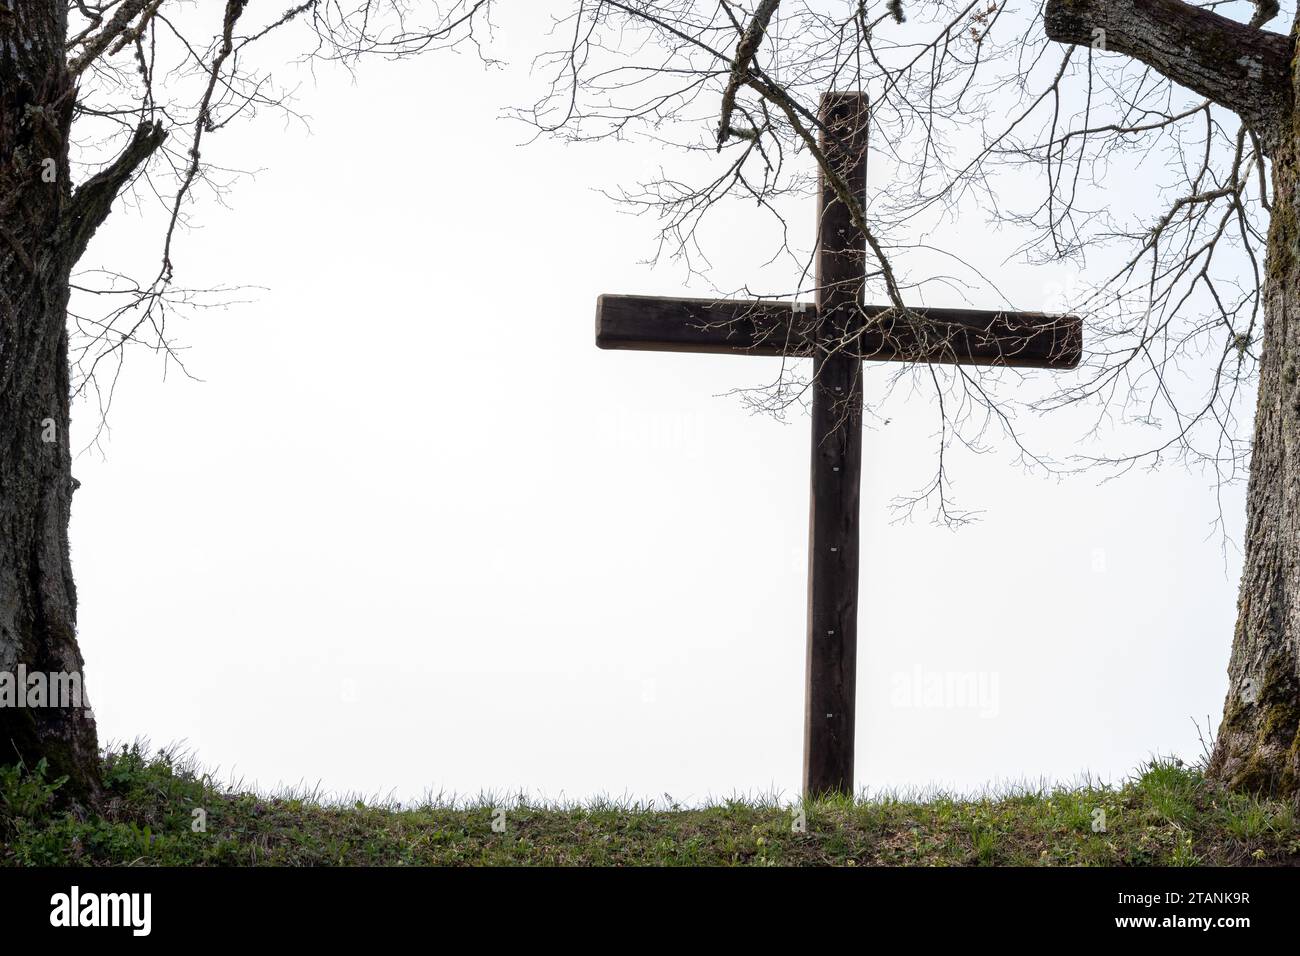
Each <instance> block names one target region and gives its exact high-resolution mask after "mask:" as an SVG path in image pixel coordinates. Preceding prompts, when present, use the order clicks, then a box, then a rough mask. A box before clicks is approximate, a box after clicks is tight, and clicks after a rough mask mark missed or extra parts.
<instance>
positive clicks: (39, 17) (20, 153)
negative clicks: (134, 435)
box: [0, 0, 99, 801]
mask: <svg viewBox="0 0 1300 956" xmlns="http://www.w3.org/2000/svg"><path fill="white" fill-rule="evenodd" d="M66 28H67V17H66V8H65V5H64V3H63V2H62V0H24V2H22V3H19V4H14V5H12V6H10V5H8V4H4V5H0V672H7V673H9V674H11V675H13V676H14V679H16V678H17V676H18V673H19V667H20V665H21V666H23V667H25V669H26V672H27V673H28V674H31V673H42V674H46V675H49V674H58V673H64V674H75V675H77V678H78V680H81V681H83V683H82V687H83V692H84V675H83V674H82V670H83V668H82V658H81V652H80V650H79V649H78V647H77V637H76V620H77V593H76V588H75V587H74V585H73V581H72V568H71V565H70V562H69V557H68V521H69V517H70V511H71V505H72V491H73V481H72V472H71V455H70V453H69V442H68V424H69V394H68V334H67V305H68V296H69V286H68V280H69V275H70V273H71V270H72V266H73V265H74V263H75V260H76V258H77V256H78V255H79V254H80V248H78V246H77V243H74V242H72V241H71V240H70V239H69V230H68V228H67V225H66V223H67V220H66V214H67V212H68V211H69V208H70V205H71V200H72V196H71V192H70V186H69V175H68V174H69V170H68V131H69V128H70V126H71V121H72V111H73V103H74V98H75V84H74V82H73V79H72V78H71V77H70V76H69V74H68V69H67V66H66V65H65V62H64V52H63V43H64V38H65V34H66ZM78 231H80V230H78ZM81 248H84V245H83V246H81ZM47 703H65V702H63V701H47ZM82 704H83V706H82V707H69V706H54V707H50V706H41V707H34V706H30V701H29V702H28V706H3V707H0V763H13V762H15V760H19V759H20V760H22V761H23V762H24V763H26V764H27V765H28V766H29V767H30V766H34V765H35V764H36V762H37V761H38V760H40V759H41V758H45V759H47V760H48V762H49V768H50V771H51V774H52V775H54V776H66V777H67V778H68V781H67V783H66V784H65V786H64V790H63V794H64V795H65V796H67V797H71V798H73V799H77V800H83V801H84V800H90V799H93V798H94V797H95V796H96V794H97V792H98V789H99V747H98V742H97V738H96V733H95V722H94V720H93V718H92V717H91V716H90V714H89V713H88V711H87V710H86V709H85V708H87V707H88V706H89V703H88V701H85V700H84V698H83V700H82Z"/></svg>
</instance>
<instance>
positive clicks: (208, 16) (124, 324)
mask: <svg viewBox="0 0 1300 956" xmlns="http://www.w3.org/2000/svg"><path fill="white" fill-rule="evenodd" d="M487 7H488V2H487V0H450V2H447V3H444V4H441V5H438V4H433V3H424V4H410V3H405V2H402V0H353V2H351V3H339V2H323V0H307V2H303V3H298V4H295V5H293V6H291V7H289V8H288V9H281V10H279V11H274V12H273V11H268V10H266V9H257V8H255V7H254V5H252V4H250V3H248V2H247V0H225V2H224V3H220V4H218V3H206V2H205V3H198V2H185V0H99V2H84V0H71V2H69V0H0V673H5V674H8V675H14V674H19V673H21V672H22V670H23V669H25V671H26V672H28V673H30V674H37V673H40V674H44V675H48V674H75V675H77V677H78V678H80V676H81V671H82V657H81V652H80V649H79V648H78V646H77V637H76V609H77V598H76V589H75V586H74V584H73V579H72V570H71V566H70V564H69V558H68V521H69V516H70V509H71V503H72V495H73V491H74V489H75V482H74V480H73V477H72V472H71V461H72V456H71V451H70V447H69V440H68V426H69V409H70V396H71V395H72V394H73V393H74V392H76V391H87V390H98V391H99V392H100V394H101V396H103V398H104V401H105V402H107V401H108V400H110V399H111V392H112V383H113V382H114V381H115V380H116V374H117V369H118V368H119V367H120V363H121V360H122V356H123V355H124V354H125V352H126V351H127V350H128V349H130V348H133V347H141V348H147V349H151V350H154V351H158V352H161V353H162V354H164V355H165V356H168V357H169V358H176V356H175V353H174V350H173V344H172V339H171V337H170V336H169V333H168V330H167V320H168V317H169V315H171V314H173V313H174V312H175V310H176V309H177V308H184V307H186V306H187V305H195V304H199V305H201V304H203V303H204V302H206V301H212V299H213V297H214V296H217V297H220V296H221V295H222V290H194V289H185V288H183V287H182V286H180V285H178V284H177V283H176V281H175V273H176V265H177V249H178V240H179V236H180V234H181V231H182V228H181V227H183V225H184V223H185V220H186V216H187V211H188V209H189V206H190V204H191V203H192V202H193V200H194V198H195V195H196V193H197V192H199V191H200V190H208V191H216V192H218V193H219V192H220V190H221V189H222V187H223V185H224V183H225V182H226V180H227V178H228V176H229V173H228V171H223V170H222V169H221V168H220V167H219V166H217V165H214V164H212V163H210V162H208V161H207V160H205V159H204V153H205V152H206V151H207V149H208V146H209V140H210V139H211V138H212V137H214V136H216V135H218V134H219V133H220V132H221V130H222V129H223V128H225V127H226V126H228V125H229V124H231V123H232V122H235V121H238V120H241V119H244V118H247V117H249V116H251V115H253V114H255V113H257V112H259V111H266V110H289V109H290V104H289V101H288V98H287V95H286V91H285V90H283V89H280V88H279V87H278V86H277V85H276V83H275V82H274V80H273V78H272V76H271V73H270V71H269V69H268V67H267V66H266V65H264V64H260V63H259V61H258V56H259V53H260V51H261V50H262V49H263V48H265V47H267V46H268V45H269V40H268V38H271V37H280V35H281V34H286V33H292V35H293V39H294V42H295V43H296V44H297V49H298V50H299V51H300V52H299V54H298V55H300V56H301V57H303V58H314V59H318V60H322V61H333V62H337V63H339V64H341V65H343V66H344V67H345V68H346V67H348V66H350V65H351V64H353V63H355V62H356V61H357V59H358V58H360V57H363V56H371V55H373V56H380V57H387V58H393V57H406V56H412V55H416V54H419V53H422V52H425V51H429V50H436V49H438V48H441V47H444V46H447V45H450V44H455V43H458V42H462V41H472V40H473V34H472V32H471V30H472V28H473V27H474V25H475V23H476V22H477V21H479V20H480V19H481V18H482V17H484V16H486V14H487V12H488V10H487ZM127 193H131V194H132V195H133V196H134V197H135V199H136V200H137V201H140V202H156V203H160V204H162V206H163V208H164V209H165V211H166V215H165V220H166V227H165V229H164V231H163V234H162V235H161V236H159V240H158V241H159V245H158V259H157V267H156V269H155V270H154V271H153V272H151V273H149V274H147V275H145V276H143V277H142V278H141V277H131V276H128V275H124V274H120V273H115V272H105V271H103V270H84V269H83V271H82V272H80V273H77V272H76V271H75V270H76V269H77V267H78V263H79V261H80V260H81V258H82V255H83V254H84V253H85V251H86V248H87V244H88V243H89V242H90V240H91V237H92V236H94V234H95V231H96V230H97V229H98V228H99V226H100V225H101V224H102V223H103V222H104V220H105V219H106V218H107V216H108V215H109V213H110V212H111V210H112V209H113V208H114V204H115V203H117V202H118V201H119V199H120V198H121V197H123V196H124V194H127ZM74 288H75V289H76V290H77V291H78V292H79V293H80V297H79V298H80V300H84V301H85V302H87V303H88V307H87V308H86V309H85V310H82V309H80V308H78V309H77V310H75V311H72V312H70V311H69V302H70V299H71V297H72V293H73V290H74ZM0 749H3V751H4V754H3V755H0V760H3V761H4V762H12V761H13V760H14V759H15V758H17V759H19V760H21V761H23V762H25V763H27V764H29V765H34V764H35V763H36V762H37V761H38V760H40V759H45V760H47V761H48V765H49V768H50V771H51V772H52V773H53V774H54V775H56V776H63V777H67V783H66V786H65V789H64V793H65V794H67V795H68V796H70V797H72V798H74V799H81V800H85V799H93V798H94V797H95V795H96V793H97V792H98V789H99V769H98V767H99V754H98V742H97V738H96V732H95V722H94V719H93V717H92V716H91V714H90V712H89V710H88V709H87V710H83V709H80V708H70V707H12V706H9V707H0Z"/></svg>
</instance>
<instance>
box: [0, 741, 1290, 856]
mask: <svg viewBox="0 0 1300 956" xmlns="http://www.w3.org/2000/svg"><path fill="white" fill-rule="evenodd" d="M104 779H105V782H106V785H107V788H108V797H107V799H106V800H105V802H104V804H103V805H102V806H101V807H100V808H99V811H98V813H97V814H96V815H92V816H84V815H78V814H74V813H71V812H68V811H64V810H58V809H55V807H56V795H57V782H55V781H49V780H46V779H45V773H44V768H33V769H32V770H30V771H24V770H22V769H20V768H0V863H2V864H4V865H8V866H15V865H17V866H22V865H66V864H70V865H86V866H98V865H107V864H118V865H131V864H149V865H180V866H192V865H281V866H284V865H288V866H298V865H316V866H321V865H324V866H329V865H347V866H370V865H411V866H424V865H446V864H450V865H498V864H507V865H508V864H525V865H537V864H540V865H644V864H649V865H688V866H690V865H701V864H704V865H723V866H733V865H736V866H755V865H758V866H763V865H768V866H771V865H776V866H783V865H823V864H829V865H843V866H872V865H904V866H930V865H940V866H944V865H949V866H966V865H986V866H987V865H1007V864H1013V865H1041V866H1073V865H1103V866H1114V865H1118V866H1149V865H1184V866H1196V865H1202V864H1219V865H1251V864H1265V865H1279V864H1291V865H1295V864H1300V811H1298V810H1297V809H1296V808H1294V807H1292V806H1289V805H1287V804H1284V803H1281V802H1276V801H1268V800H1260V799H1255V798H1250V797H1243V796H1238V795H1230V794H1225V793H1222V792H1218V791H1215V790H1214V789H1212V788H1211V787H1209V786H1208V785H1207V784H1206V782H1205V781H1204V779H1203V778H1202V776H1201V774H1200V772H1199V771H1198V769H1197V768H1194V767H1188V766H1185V765H1183V764H1182V763H1181V762H1180V761H1177V760H1173V761H1165V760H1153V761H1152V762H1151V763H1150V764H1148V765H1147V766H1146V767H1144V768H1142V769H1141V770H1140V771H1139V772H1138V773H1137V774H1136V775H1135V776H1134V777H1133V778H1132V779H1131V780H1128V781H1126V782H1125V783H1124V784H1122V785H1121V786H1118V787H1113V788H1112V787H1093V786H1088V787H1079V788H1073V789H1066V788H1062V789H1055V790H1044V791H1041V792H1027V793H1010V794H1005V795H1001V796H993V797H989V798H984V799H949V798H946V797H932V798H929V799H926V800H922V801H908V800H901V799H892V798H877V799H872V800H867V801H858V802H854V801H850V800H847V799H843V800H825V801H818V802H815V803H810V804H809V805H808V806H806V807H805V808H804V817H805V820H804V823H805V826H804V827H803V829H802V831H800V830H799V828H798V827H797V826H796V825H795V822H796V821H795V815H794V813H793V812H792V810H791V808H790V807H782V806H777V805H775V804H771V803H768V804H765V803H762V802H758V803H750V802H744V801H728V802H725V803H720V804H718V805H716V806H708V807H702V808H697V809H662V808H657V807H649V806H640V805H636V804H622V805H616V804H612V803H608V804H602V803H593V804H588V805H583V806H529V805H528V804H527V803H526V802H521V801H515V802H513V803H510V804H508V805H503V806H502V807H501V809H502V810H503V811H504V814H502V813H498V812H497V810H496V807H494V806H493V801H488V800H484V801H479V802H476V803H473V804H468V805H467V804H463V803H442V802H437V801H432V802H429V803H427V804H425V805H422V806H414V807H401V806H399V805H396V804H392V805H383V806H369V805H366V803H364V802H361V801H354V802H348V803H346V804H341V803H339V802H323V801H321V800H319V799H314V798H303V797H296V796H294V795H291V794H289V795H283V796H278V797H273V796H264V795H259V794H255V793H240V792H236V791H232V790H228V789H225V788H220V787H217V786H215V785H214V784H213V782H212V780H211V779H210V778H208V777H207V776H206V775H204V774H202V773H201V772H199V771H198V770H197V769H196V768H195V766H194V765H193V763H192V762H191V761H189V760H185V759H181V758H178V757H177V756H176V755H175V754H173V753H170V752H167V751H163V752H160V753H158V754H155V755H153V756H150V755H148V754H147V753H146V752H145V751H144V749H143V748H141V747H140V746H138V745H137V746H134V747H127V748H123V749H122V750H119V751H115V752H112V753H109V754H108V755H106V757H105V761H104ZM1098 810H1101V811H1104V814H1105V832H1094V822H1097V823H1100V821H1101V815H1100V814H1099V813H1098V812H1097V811H1098ZM196 811H200V812H196ZM494 820H496V821H497V826H498V830H499V829H500V827H501V825H502V823H504V831H503V832H498V831H497V830H494V828H493V824H494ZM200 823H203V824H204V829H202V830H199V829H198V827H199V824H200Z"/></svg>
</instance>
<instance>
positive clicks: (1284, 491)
mask: <svg viewBox="0 0 1300 956" xmlns="http://www.w3.org/2000/svg"><path fill="white" fill-rule="evenodd" d="M1298 23H1300V21H1298ZM1297 78H1300V75H1298V76H1297V77H1293V79H1292V102H1293V109H1292V114H1291V117H1290V118H1289V122H1288V123H1287V124H1286V126H1285V135H1283V136H1280V137H1279V138H1278V142H1277V146H1276V147H1275V149H1274V151H1273V188H1274V199H1273V215H1272V221H1271V223H1270V226H1269V234H1268V260H1267V261H1268V278H1267V283H1266V285H1265V290H1264V339H1263V343H1262V350H1263V351H1262V356H1261V366H1260V375H1259V405H1258V408H1257V409H1256V412H1255V441H1254V448H1253V450H1252V457H1251V463H1250V488H1249V492H1248V495H1247V504H1246V510H1247V514H1246V560H1245V566H1244V568H1243V570H1242V576H1241V594H1240V597H1239V599H1238V604H1237V615H1238V616H1237V628H1236V633H1235V634H1234V636H1233V642H1232V658H1231V660H1230V662H1229V664H1228V681H1229V683H1228V696H1227V700H1226V701H1225V702H1224V707H1223V721H1222V723H1221V724H1220V725H1219V733H1218V738H1217V739H1216V741H1215V745H1214V750H1213V753H1212V755H1211V759H1210V767H1209V770H1210V775H1211V777H1212V778H1214V779H1216V780H1218V781H1220V782H1222V783H1224V784H1226V785H1228V786H1230V787H1232V788H1233V789H1238V790H1249V791H1253V792H1259V793H1270V794H1278V795H1286V796H1295V795H1296V794H1297V793H1300V381H1298V380H1297V373H1298V372H1300V229H1298V228H1297V223H1298V222H1300V191H1298V190H1300V183H1298V182H1297V179H1298V178H1300V169H1298V168H1297V162H1298V160H1300V111H1297V109H1296V108H1295V104H1296V103H1297V102H1300V100H1297V99H1296V98H1297V97H1298V96H1300V83H1297V82H1296V80H1297Z"/></svg>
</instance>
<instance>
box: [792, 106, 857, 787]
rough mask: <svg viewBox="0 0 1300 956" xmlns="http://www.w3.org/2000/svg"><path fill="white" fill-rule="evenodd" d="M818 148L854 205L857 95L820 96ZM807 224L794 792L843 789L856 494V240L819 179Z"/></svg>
mask: <svg viewBox="0 0 1300 956" xmlns="http://www.w3.org/2000/svg"><path fill="white" fill-rule="evenodd" d="M820 120H821V123H822V126H823V129H822V132H821V145H822V152H823V154H824V155H825V156H826V157H827V159H828V160H829V165H830V166H831V168H832V169H834V170H836V171H837V172H838V173H839V175H840V177H841V179H842V180H843V181H844V182H846V183H847V184H848V187H849V191H850V192H851V194H852V195H853V196H855V197H857V199H858V200H859V202H862V201H863V198H864V195H865V192H866V183H867V99H866V97H865V96H864V95H863V94H861V93H827V94H825V95H824V96H823V97H822V101H821V110H820ZM820 192H821V196H820V202H819V204H818V206H819V217H818V222H817V305H818V310H817V312H818V317H819V329H818V350H817V355H816V357H815V358H814V360H813V371H814V381H813V399H812V488H811V501H810V515H809V531H808V652H807V667H808V674H807V682H808V683H807V693H806V697H805V711H804V764H803V770H804V776H803V779H804V794H805V796H807V797H816V796H820V795H824V794H830V793H843V794H850V795H851V794H852V793H853V721H854V710H855V691H856V686H857V679H856V678H857V656H858V653H857V650H858V495H859V487H860V483H861V482H860V476H861V469H862V359H861V357H860V350H859V349H857V348H856V346H854V345H853V344H851V340H850V344H847V345H844V346H843V347H841V346H840V343H843V342H844V341H845V340H846V338H848V337H849V336H851V335H852V332H853V330H854V329H855V328H857V327H858V326H859V323H861V321H862V312H861V310H860V309H859V308H858V307H859V306H860V305H861V304H862V302H863V286H864V283H865V275H866V237H865V236H864V235H863V233H862V230H860V229H859V228H857V227H856V226H855V225H854V224H853V222H852V219H851V217H850V214H849V209H848V207H847V206H845V204H844V203H842V202H841V201H840V200H839V198H838V196H837V195H836V193H835V190H834V188H833V186H832V184H831V181H830V180H829V178H828V177H827V176H826V175H825V173H824V172H823V174H822V176H821V190H820Z"/></svg>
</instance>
